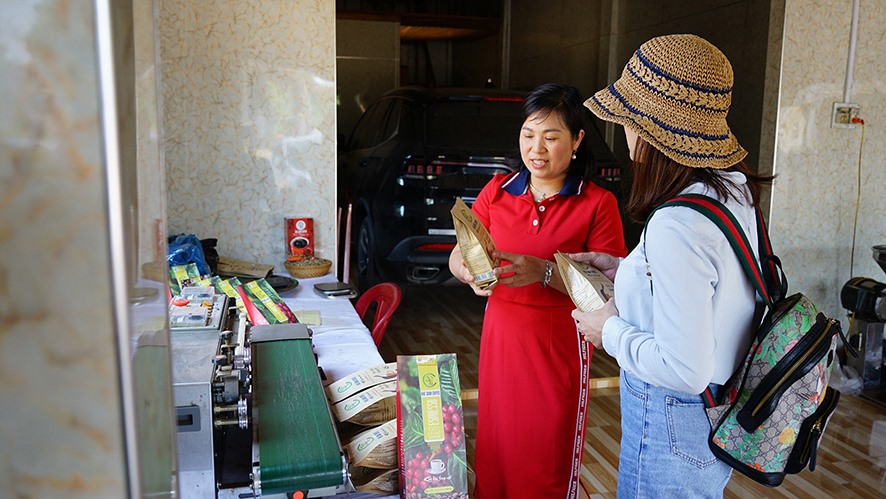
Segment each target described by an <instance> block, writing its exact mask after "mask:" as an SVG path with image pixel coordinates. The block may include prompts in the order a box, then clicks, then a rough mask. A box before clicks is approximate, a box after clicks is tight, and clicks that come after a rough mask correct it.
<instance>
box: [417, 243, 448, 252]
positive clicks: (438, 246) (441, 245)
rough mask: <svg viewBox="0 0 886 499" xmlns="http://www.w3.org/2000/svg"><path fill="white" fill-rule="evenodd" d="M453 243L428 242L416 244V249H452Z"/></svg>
mask: <svg viewBox="0 0 886 499" xmlns="http://www.w3.org/2000/svg"><path fill="white" fill-rule="evenodd" d="M454 247H455V243H428V244H422V245H421V246H418V247H417V248H415V249H416V251H452V248H454Z"/></svg>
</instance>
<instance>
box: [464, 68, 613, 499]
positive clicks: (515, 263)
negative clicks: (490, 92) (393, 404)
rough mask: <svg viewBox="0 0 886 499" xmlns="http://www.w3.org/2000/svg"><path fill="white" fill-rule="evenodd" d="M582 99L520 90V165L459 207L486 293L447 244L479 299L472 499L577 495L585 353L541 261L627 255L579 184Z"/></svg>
mask: <svg viewBox="0 0 886 499" xmlns="http://www.w3.org/2000/svg"><path fill="white" fill-rule="evenodd" d="M583 100H584V99H583V98H582V96H581V93H579V91H578V90H577V89H575V88H574V87H571V86H568V85H563V84H559V83H548V84H545V85H541V86H539V87H538V88H536V89H535V90H533V91H532V92H530V93H529V95H528V96H527V97H526V99H525V101H524V102H523V123H522V125H521V128H520V130H519V133H520V136H519V145H520V159H521V160H522V163H521V166H520V168H519V169H518V170H517V171H515V172H513V173H510V174H506V175H505V174H499V175H495V176H494V177H493V178H492V180H490V181H489V183H487V184H486V186H485V187H484V188H483V190H482V191H481V192H480V194H479V195H478V196H477V200H476V201H475V202H474V204H473V206H472V207H471V209H472V210H473V211H474V213H475V214H476V215H477V218H478V219H480V221H482V222H483V225H485V226H486V228H487V229H488V230H489V234H490V235H491V236H492V239H493V240H494V241H495V246H496V247H497V248H498V249H499V250H500V252H496V253H494V254H493V258H497V259H500V260H502V265H501V266H499V267H497V268H495V269H494V272H495V275H496V277H498V278H499V280H498V282H497V283H496V285H495V287H494V289H493V288H487V289H480V288H478V287H477V286H476V285H475V284H474V278H473V276H472V275H471V273H470V272H469V271H468V270H467V268H465V265H464V262H463V258H462V254H461V250H460V249H459V248H458V246H456V247H455V249H453V251H452V254H451V256H450V260H449V268H450V270H452V274H453V275H454V276H455V277H456V278H457V279H459V280H461V281H462V282H464V283H467V284H470V285H471V286H472V287H473V289H474V293H476V294H477V295H480V296H488V297H489V300H488V301H487V305H486V311H485V313H484V317H483V331H482V335H481V337H480V338H481V340H480V375H479V386H478V388H479V393H480V395H479V399H478V404H477V435H476V452H475V455H474V470H475V471H476V478H477V479H476V485H475V488H474V495H473V497H476V498H478V499H499V498H507V499H524V498H526V499H529V498H533V499H534V498H569V497H576V495H577V492H578V487H579V481H578V480H579V472H580V464H581V456H582V449H583V443H584V433H585V426H586V425H585V424H584V422H585V417H586V414H587V404H588V390H587V380H588V369H589V368H590V361H591V355H590V354H591V352H590V350H591V349H590V348H588V347H589V345H588V344H587V343H586V342H584V341H582V338H581V336H580V335H579V334H578V333H577V331H576V329H575V323H574V322H573V320H572V317H571V316H570V313H571V312H572V308H573V306H574V305H572V301H571V300H570V298H569V296H568V295H567V294H566V290H565V288H564V285H563V281H562V280H561V278H560V275H559V272H558V271H557V266H556V265H554V264H553V262H552V260H553V259H554V252H555V251H557V250H563V251H570V252H577V251H597V252H603V253H606V254H612V255H615V256H625V255H626V254H627V248H626V247H625V242H624V235H623V232H622V225H621V216H620V215H619V212H618V203H617V202H616V199H615V196H614V195H613V194H612V193H610V192H609V191H607V190H605V189H603V188H602V187H599V186H597V185H595V184H593V183H591V182H588V181H586V180H585V179H584V176H585V173H586V170H587V169H588V168H587V167H588V166H589V164H590V160H589V155H590V148H589V147H588V146H586V143H587V142H588V141H587V140H583V139H584V136H585V130H584V128H585V126H586V125H587V124H588V123H589V122H588V120H587V119H588V118H590V116H589V113H588V111H587V109H585V108H584V107H583V106H582V101H583ZM516 131H517V130H515V132H516Z"/></svg>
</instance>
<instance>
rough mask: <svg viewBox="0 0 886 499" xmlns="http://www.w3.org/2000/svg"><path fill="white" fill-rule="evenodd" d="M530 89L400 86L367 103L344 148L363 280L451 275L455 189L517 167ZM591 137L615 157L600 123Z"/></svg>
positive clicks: (478, 185)
mask: <svg viewBox="0 0 886 499" xmlns="http://www.w3.org/2000/svg"><path fill="white" fill-rule="evenodd" d="M525 95H526V93H525V92H517V91H507V90H495V89H453V88H422V87H402V88H398V89H394V90H391V91H389V92H387V93H386V94H384V95H383V96H382V97H381V98H380V99H379V100H378V101H376V102H375V103H373V104H372V105H371V106H370V107H369V108H367V110H366V112H365V113H364V114H363V116H362V117H361V118H360V120H359V121H358V122H357V125H356V126H355V127H354V130H353V132H352V133H351V136H350V138H349V139H348V141H347V142H346V143H345V144H344V146H343V147H342V149H341V150H340V151H339V158H338V185H339V200H340V203H341V204H343V205H344V206H345V207H346V206H347V204H348V203H351V204H352V205H353V227H354V230H353V234H354V239H353V242H354V247H355V250H354V251H353V254H354V256H355V258H356V262H355V267H356V270H357V272H358V276H357V278H358V281H359V285H360V287H361V288H363V289H366V288H367V287H369V286H372V285H373V284H375V283H378V282H381V281H397V282H401V283H417V284H437V283H442V282H444V281H446V280H448V279H449V278H451V277H452V275H451V274H450V272H449V253H450V250H451V249H452V248H453V247H454V246H455V243H456V241H455V230H454V229H453V225H452V216H451V215H450V213H449V210H450V209H451V208H452V205H453V203H454V202H455V198H456V197H461V198H463V199H464V200H465V202H466V203H468V205H470V204H471V202H472V201H473V200H474V199H475V198H476V197H477V195H478V194H479V193H480V190H481V189H482V188H483V186H484V185H486V183H487V182H488V181H489V179H490V178H491V177H492V175H493V174H495V173H507V172H510V171H512V169H513V166H512V165H513V164H514V160H515V159H516V158H518V157H519V152H518V139H519V135H518V134H519V130H520V126H521V125H522V119H521V112H522V106H523V99H524V97H525ZM591 135H594V134H591ZM594 139H596V140H595V142H597V143H598V144H602V147H603V148H604V149H605V152H606V153H607V154H608V155H609V156H608V158H609V159H612V156H611V153H609V150H608V148H606V146H605V143H603V141H602V138H601V137H600V136H599V133H597V134H596V137H594ZM594 149H595V154H597V153H596V149H597V147H595V148H594ZM597 158H598V159H599V156H597ZM517 164H519V162H518V163H517ZM609 164H610V165H612V164H614V160H613V161H612V162H611V163H609ZM598 165H600V163H599V161H598Z"/></svg>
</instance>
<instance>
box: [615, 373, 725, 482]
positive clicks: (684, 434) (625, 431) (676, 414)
mask: <svg viewBox="0 0 886 499" xmlns="http://www.w3.org/2000/svg"><path fill="white" fill-rule="evenodd" d="M620 392H621V455H620V456H619V460H618V498H619V499H634V498H651V499H660V498H668V497H677V498H680V499H694V498H697V497H698V498H701V497H722V496H723V489H725V488H726V482H728V481H729V477H730V476H732V468H730V467H729V465H727V464H726V463H724V462H722V461H720V460H719V459H717V458H716V457H714V455H713V454H712V453H711V450H710V448H709V447H708V434H709V433H710V431H711V425H710V423H709V422H708V419H707V416H706V415H705V412H704V404H703V403H702V401H701V397H700V396H699V395H694V394H690V393H683V392H678V391H675V390H670V389H667V388H661V387H658V386H655V385H651V384H649V383H646V382H644V381H642V380H640V379H638V378H636V377H634V376H631V375H630V374H628V373H627V372H625V371H624V370H622V372H621V383H620Z"/></svg>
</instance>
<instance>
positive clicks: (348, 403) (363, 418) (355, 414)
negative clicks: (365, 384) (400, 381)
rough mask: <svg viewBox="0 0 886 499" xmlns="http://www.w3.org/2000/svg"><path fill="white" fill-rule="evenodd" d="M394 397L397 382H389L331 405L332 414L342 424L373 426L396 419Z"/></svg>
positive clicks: (395, 401)
mask: <svg viewBox="0 0 886 499" xmlns="http://www.w3.org/2000/svg"><path fill="white" fill-rule="evenodd" d="M396 396H397V382H396V381H389V382H387V383H382V384H380V385H376V386H373V387H370V388H368V389H366V390H363V391H362V392H359V393H357V394H355V395H352V396H351V397H348V398H346V399H344V400H342V401H341V402H338V403H337V404H333V406H332V412H333V413H335V417H336V418H337V419H338V420H339V421H341V422H342V423H344V422H348V423H354V424H359V425H363V426H373V425H377V424H381V423H384V422H385V421H390V420H391V419H394V418H395V417H396V415H397V399H396Z"/></svg>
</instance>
